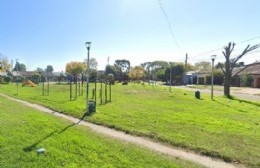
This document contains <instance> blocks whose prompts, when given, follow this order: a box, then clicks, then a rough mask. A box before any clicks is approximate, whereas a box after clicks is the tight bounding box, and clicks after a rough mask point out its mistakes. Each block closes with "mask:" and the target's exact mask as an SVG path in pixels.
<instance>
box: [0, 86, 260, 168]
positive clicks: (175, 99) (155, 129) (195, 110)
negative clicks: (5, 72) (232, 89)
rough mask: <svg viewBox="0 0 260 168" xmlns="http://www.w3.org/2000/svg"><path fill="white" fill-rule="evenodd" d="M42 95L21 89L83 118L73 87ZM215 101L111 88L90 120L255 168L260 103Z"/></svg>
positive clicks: (24, 95)
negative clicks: (106, 100) (109, 95)
mask: <svg viewBox="0 0 260 168" xmlns="http://www.w3.org/2000/svg"><path fill="white" fill-rule="evenodd" d="M98 86H99V85H98ZM92 87H93V85H91V86H90V89H91V88H92ZM41 89H42V87H41V86H39V87H35V88H30V87H24V88H20V90H19V95H18V98H21V99H25V100H28V101H31V102H34V103H40V104H43V105H45V106H47V107H49V108H52V109H55V110H56V111H61V112H63V113H67V114H70V115H73V116H76V117H81V116H82V115H83V113H84V111H85V96H80V97H78V99H77V100H76V101H69V97H68V95H69V86H67V85H51V86H50V90H51V92H50V96H42V95H41ZM97 90H99V89H97ZM1 92H3V93H5V94H9V95H11V96H16V95H15V94H16V87H15V85H4V86H2V90H1ZM97 95H99V92H98V93H97ZM214 99H215V100H214V101H211V99H210V95H209V94H201V99H195V97H194V92H189V91H183V90H177V89H172V92H171V93H169V92H168V88H167V87H165V86H153V87H152V86H151V87H150V86H148V85H146V86H143V85H135V84H129V85H127V86H122V85H121V84H117V85H114V86H113V87H112V102H111V103H108V104H106V105H102V106H97V112H96V113H95V114H94V115H93V116H91V117H90V118H87V120H88V121H90V122H93V123H96V124H102V125H106V126H108V127H111V128H115V129H118V130H122V131H125V132H127V133H130V134H135V135H140V136H147V137H150V138H153V139H156V140H158V141H163V142H167V143H169V144H172V145H174V146H180V147H183V148H187V149H190V150H193V151H195V152H199V153H203V154H206V155H211V156H215V157H219V158H222V159H224V160H227V161H234V162H240V163H242V164H245V165H246V166H248V167H257V165H259V158H260V145H259V144H260V142H259V140H260V132H259V131H258V130H259V123H260V113H259V111H260V103H253V102H248V101H243V100H231V99H226V98H224V97H220V96H215V97H214ZM97 102H99V100H97ZM0 114H1V113H0Z"/></svg>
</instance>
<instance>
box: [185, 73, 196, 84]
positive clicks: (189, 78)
mask: <svg viewBox="0 0 260 168" xmlns="http://www.w3.org/2000/svg"><path fill="white" fill-rule="evenodd" d="M198 75H199V74H198V72H197V71H188V72H186V74H185V77H184V82H183V83H185V84H187V85H189V84H196V83H197V82H198V80H197V77H198Z"/></svg>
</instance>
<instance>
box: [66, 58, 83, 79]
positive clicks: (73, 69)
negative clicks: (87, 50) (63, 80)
mask: <svg viewBox="0 0 260 168" xmlns="http://www.w3.org/2000/svg"><path fill="white" fill-rule="evenodd" d="M85 70H86V64H85V63H84V62H76V61H71V62H69V63H67V64H66V72H67V73H68V74H70V75H72V76H77V75H79V74H82V73H84V72H85Z"/></svg>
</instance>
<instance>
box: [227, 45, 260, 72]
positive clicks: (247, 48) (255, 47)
mask: <svg viewBox="0 0 260 168" xmlns="http://www.w3.org/2000/svg"><path fill="white" fill-rule="evenodd" d="M259 47H260V44H257V45H253V46H252V47H250V45H247V47H246V48H245V49H244V51H243V52H242V53H241V54H240V55H239V56H237V57H236V58H235V59H234V60H233V61H232V64H231V67H232V68H231V72H232V70H233V68H234V66H235V64H236V63H237V61H238V60H239V59H240V58H242V57H243V56H244V55H245V54H247V53H248V52H250V51H253V50H255V49H257V48H259Z"/></svg>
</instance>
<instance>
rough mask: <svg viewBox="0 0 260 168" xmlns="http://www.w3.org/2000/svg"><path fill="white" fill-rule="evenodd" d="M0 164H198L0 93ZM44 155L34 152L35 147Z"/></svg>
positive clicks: (117, 165)
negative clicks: (99, 131) (102, 132)
mask: <svg viewBox="0 0 260 168" xmlns="http://www.w3.org/2000/svg"><path fill="white" fill-rule="evenodd" d="M0 107H1V112H0V123H1V127H0V133H1V136H0V167H2V168H8V167H19V168H22V167H44V168H45V167H127V168H128V167H140V168H143V167H199V166H196V165H194V164H191V163H188V162H184V161H182V160H180V159H170V158H168V157H167V156H161V155H159V154H155V153H153V152H151V151H148V150H145V149H142V148H138V147H137V146H135V145H131V144H128V143H123V142H118V141H116V140H114V139H109V138H107V137H104V136H101V135H97V134H95V133H94V132H92V131H90V130H89V129H87V128H84V127H82V126H78V125H73V124H72V123H70V122H66V121H64V120H63V119H61V118H57V117H53V116H51V115H49V114H44V113H41V112H37V111H35V110H33V109H30V108H28V107H25V106H22V105H20V104H18V103H15V102H12V101H10V100H6V99H4V98H3V97H2V96H0ZM42 147H43V148H45V149H46V151H45V153H44V154H37V152H36V150H37V149H38V148H42Z"/></svg>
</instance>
